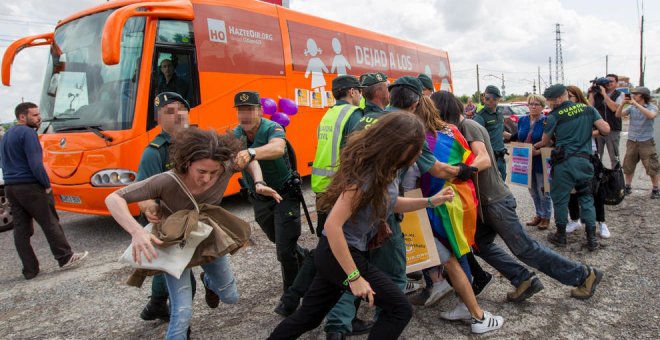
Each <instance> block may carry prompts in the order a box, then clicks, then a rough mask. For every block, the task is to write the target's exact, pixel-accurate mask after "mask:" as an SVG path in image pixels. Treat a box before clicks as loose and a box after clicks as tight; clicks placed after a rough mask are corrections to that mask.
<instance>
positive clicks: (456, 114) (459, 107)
mask: <svg viewBox="0 0 660 340" xmlns="http://www.w3.org/2000/svg"><path fill="white" fill-rule="evenodd" d="M431 100H433V103H435V107H436V108H437V109H438V111H440V118H442V120H444V121H445V122H447V123H449V124H453V125H456V126H458V124H459V123H460V121H461V115H462V114H463V104H462V103H461V102H460V100H458V98H456V97H455V96H454V94H453V93H451V92H447V91H438V92H435V93H433V94H432V95H431Z"/></svg>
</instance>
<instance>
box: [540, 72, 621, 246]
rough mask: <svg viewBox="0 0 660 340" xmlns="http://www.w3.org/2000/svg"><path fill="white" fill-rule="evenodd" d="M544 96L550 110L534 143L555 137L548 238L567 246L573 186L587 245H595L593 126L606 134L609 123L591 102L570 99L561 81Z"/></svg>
mask: <svg viewBox="0 0 660 340" xmlns="http://www.w3.org/2000/svg"><path fill="white" fill-rule="evenodd" d="M543 96H544V97H545V98H546V99H547V101H548V105H549V106H550V107H551V108H552V111H551V112H550V114H549V115H548V119H547V120H546V123H545V127H544V129H543V138H542V139H541V141H540V142H538V143H536V144H534V147H535V148H537V149H539V148H542V147H544V146H546V145H549V144H550V140H551V138H552V137H555V139H556V142H555V149H554V151H553V155H552V163H553V164H552V170H553V175H552V185H551V188H550V196H551V197H552V203H553V206H554V210H555V223H556V224H557V232H556V233H555V234H550V235H548V241H550V242H551V243H553V244H555V245H557V246H560V247H563V246H566V223H568V216H567V214H568V200H569V197H570V193H571V190H572V189H573V188H575V191H576V194H577V196H578V202H579V204H580V217H581V218H582V221H583V222H584V223H585V226H586V231H587V248H588V249H589V251H594V250H596V249H597V248H598V240H597V239H596V224H595V222H596V221H595V218H596V211H595V209H594V200H593V196H592V194H591V180H592V178H593V176H594V168H593V166H592V163H591V136H592V128H593V127H596V129H598V132H599V133H600V134H601V135H603V136H606V135H607V134H608V133H609V132H610V126H609V125H608V124H607V122H605V121H604V120H603V118H602V117H601V115H600V113H598V111H596V109H595V108H594V107H593V106H588V105H585V104H581V103H573V102H571V101H569V100H568V91H566V87H565V86H564V85H562V84H555V85H552V86H550V87H548V88H547V89H546V90H545V92H544V93H543Z"/></svg>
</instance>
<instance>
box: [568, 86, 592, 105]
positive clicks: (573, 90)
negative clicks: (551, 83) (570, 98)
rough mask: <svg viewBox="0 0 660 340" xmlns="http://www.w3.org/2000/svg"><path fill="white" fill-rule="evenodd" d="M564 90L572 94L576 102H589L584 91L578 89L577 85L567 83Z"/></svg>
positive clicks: (587, 103) (586, 103)
mask: <svg viewBox="0 0 660 340" xmlns="http://www.w3.org/2000/svg"><path fill="white" fill-rule="evenodd" d="M566 91H568V93H570V94H572V95H574V96H575V99H576V100H577V102H578V103H582V104H585V105H589V102H588V101H587V98H586V97H585V96H584V93H583V92H582V90H580V88H579V87H577V86H575V85H568V86H566Z"/></svg>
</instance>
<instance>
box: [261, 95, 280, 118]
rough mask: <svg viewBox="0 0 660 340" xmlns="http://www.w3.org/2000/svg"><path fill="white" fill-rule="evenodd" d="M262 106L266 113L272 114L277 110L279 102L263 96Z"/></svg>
mask: <svg viewBox="0 0 660 340" xmlns="http://www.w3.org/2000/svg"><path fill="white" fill-rule="evenodd" d="M261 108H262V109H263V111H264V113H265V114H267V115H271V114H273V113H275V112H276V111H277V103H276V102H275V101H274V100H272V99H270V98H261Z"/></svg>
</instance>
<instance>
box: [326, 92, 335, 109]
mask: <svg viewBox="0 0 660 340" xmlns="http://www.w3.org/2000/svg"><path fill="white" fill-rule="evenodd" d="M325 102H326V105H327V106H330V107H332V106H335V104H336V103H337V101H336V100H335V96H333V95H332V91H325Z"/></svg>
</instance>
